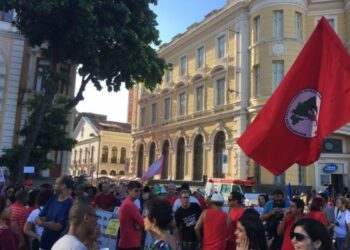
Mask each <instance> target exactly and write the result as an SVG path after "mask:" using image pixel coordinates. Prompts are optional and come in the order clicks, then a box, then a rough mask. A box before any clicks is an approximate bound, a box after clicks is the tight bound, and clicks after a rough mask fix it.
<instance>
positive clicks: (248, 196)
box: [205, 178, 260, 206]
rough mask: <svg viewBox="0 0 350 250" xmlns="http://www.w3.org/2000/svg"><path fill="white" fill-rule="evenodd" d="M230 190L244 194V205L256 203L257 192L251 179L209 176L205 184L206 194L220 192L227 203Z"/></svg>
mask: <svg viewBox="0 0 350 250" xmlns="http://www.w3.org/2000/svg"><path fill="white" fill-rule="evenodd" d="M231 192H239V193H241V194H242V195H243V196H244V205H245V206H253V205H257V204H258V197H259V195H260V194H259V193H257V192H256V190H255V183H254V181H252V180H232V179H220V178H209V180H208V182H207V184H206V185H205V193H206V196H210V195H212V194H213V193H222V195H223V196H224V199H225V203H227V199H228V196H229V195H230V193H231Z"/></svg>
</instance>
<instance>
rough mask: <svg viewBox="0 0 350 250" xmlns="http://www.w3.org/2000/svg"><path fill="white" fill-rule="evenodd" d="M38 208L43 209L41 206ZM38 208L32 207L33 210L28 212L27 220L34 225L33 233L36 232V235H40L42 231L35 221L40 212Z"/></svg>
mask: <svg viewBox="0 0 350 250" xmlns="http://www.w3.org/2000/svg"><path fill="white" fill-rule="evenodd" d="M40 209H43V207H41V208H40ZM40 209H39V208H37V209H34V210H33V211H32V212H31V213H30V215H29V217H28V219H27V221H28V222H30V223H32V224H34V225H35V233H36V234H37V235H40V236H41V235H42V233H43V231H44V228H43V227H40V226H38V224H36V223H35V219H36V217H38V216H39V214H40Z"/></svg>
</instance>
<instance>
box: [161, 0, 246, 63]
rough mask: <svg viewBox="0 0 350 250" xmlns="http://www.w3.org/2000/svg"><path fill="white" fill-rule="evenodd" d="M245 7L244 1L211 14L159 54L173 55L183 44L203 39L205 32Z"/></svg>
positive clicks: (167, 45) (174, 39)
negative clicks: (202, 35) (195, 39)
mask: <svg viewBox="0 0 350 250" xmlns="http://www.w3.org/2000/svg"><path fill="white" fill-rule="evenodd" d="M245 7H246V4H245V2H244V1H241V2H236V3H234V4H227V5H225V6H224V7H223V8H221V9H219V10H217V12H216V13H213V14H211V16H209V17H207V18H205V19H204V20H203V21H201V22H199V23H198V24H197V25H195V24H193V28H188V29H187V31H185V32H184V33H182V34H179V35H177V36H175V38H173V39H172V41H171V42H169V43H168V44H165V45H163V46H162V47H161V48H160V49H159V51H158V54H160V55H161V56H162V55H166V54H169V53H172V51H174V50H175V51H176V50H178V48H179V47H181V46H182V45H183V44H185V43H186V42H188V41H189V40H191V39H193V38H198V37H201V34H206V32H205V30H208V29H210V28H211V27H213V26H215V25H216V24H218V23H220V22H221V21H222V20H223V19H225V18H228V17H230V16H232V15H235V14H236V15H239V14H241V11H242V9H244V8H245ZM214 11H215V10H214ZM209 14H210V13H209ZM209 14H208V15H209ZM232 24H233V23H230V22H229V23H228V25H229V26H232ZM190 27H191V26H190ZM206 37H207V36H206ZM201 40H205V39H204V38H203V37H201Z"/></svg>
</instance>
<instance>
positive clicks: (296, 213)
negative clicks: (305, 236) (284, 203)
mask: <svg viewBox="0 0 350 250" xmlns="http://www.w3.org/2000/svg"><path fill="white" fill-rule="evenodd" d="M304 206H305V204H304V202H303V201H302V200H301V199H299V198H294V199H292V200H291V205H290V208H289V209H284V215H283V219H282V221H281V222H280V224H279V225H278V227H277V234H278V235H283V244H282V250H294V247H293V244H292V240H291V238H290V232H291V229H292V227H293V225H294V224H295V223H296V222H297V221H299V220H300V219H302V218H303V212H304Z"/></svg>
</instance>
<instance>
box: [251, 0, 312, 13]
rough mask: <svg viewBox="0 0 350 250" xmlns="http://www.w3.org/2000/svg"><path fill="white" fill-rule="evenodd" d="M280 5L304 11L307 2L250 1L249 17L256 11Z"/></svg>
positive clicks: (284, 0) (302, 0)
mask: <svg viewBox="0 0 350 250" xmlns="http://www.w3.org/2000/svg"><path fill="white" fill-rule="evenodd" d="M281 5H288V6H293V7H298V8H301V9H304V10H307V1H306V0H293V1H290V0H278V1H276V0H258V1H251V2H250V5H249V15H250V16H253V15H255V14H256V13H257V12H258V11H260V10H262V9H265V8H269V7H273V6H281Z"/></svg>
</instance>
